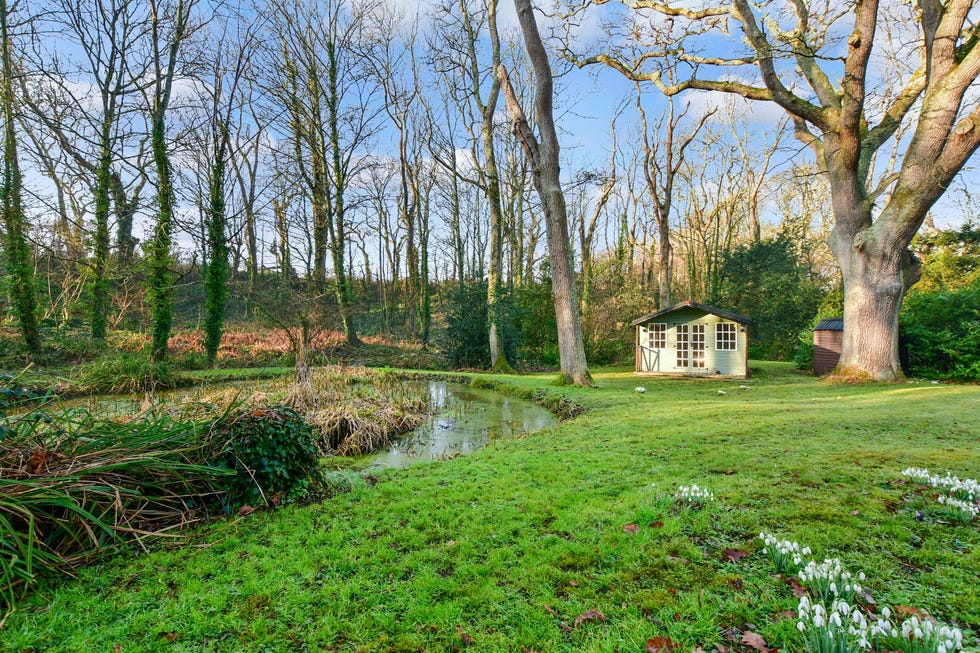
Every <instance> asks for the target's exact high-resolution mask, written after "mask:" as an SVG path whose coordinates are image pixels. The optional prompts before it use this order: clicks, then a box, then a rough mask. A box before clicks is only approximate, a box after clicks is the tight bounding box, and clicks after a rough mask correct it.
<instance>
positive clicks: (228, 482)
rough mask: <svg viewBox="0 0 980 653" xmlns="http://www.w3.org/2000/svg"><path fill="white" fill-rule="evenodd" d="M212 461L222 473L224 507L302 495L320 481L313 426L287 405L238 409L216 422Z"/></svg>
mask: <svg viewBox="0 0 980 653" xmlns="http://www.w3.org/2000/svg"><path fill="white" fill-rule="evenodd" d="M213 430H214V435H215V438H216V439H215V446H216V449H215V452H214V464H215V465H216V466H218V467H220V468H224V469H229V470H234V471H235V472H236V474H235V475H234V476H229V477H227V478H226V479H225V483H224V487H223V489H224V490H225V496H224V503H225V508H226V509H227V510H232V509H234V508H237V507H239V506H242V505H252V506H258V505H278V504H279V503H281V502H283V501H290V500H295V499H299V498H301V497H302V496H303V495H305V494H306V493H307V492H308V491H309V490H310V489H311V488H312V487H313V486H314V485H316V484H318V483H319V481H320V475H319V470H318V466H319V462H320V460H319V454H318V452H317V448H316V442H315V435H314V432H313V429H312V428H310V426H309V425H308V424H307V423H306V422H305V421H304V420H303V418H302V416H301V415H300V414H299V413H298V412H296V411H295V410H293V409H292V408H289V407H286V406H273V407H270V408H261V409H255V408H247V409H240V410H238V411H237V412H235V413H232V414H231V415H229V416H228V417H225V418H223V419H221V420H219V421H218V422H216V423H215V424H214V427H213Z"/></svg>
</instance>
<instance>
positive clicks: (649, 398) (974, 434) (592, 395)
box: [0, 363, 980, 653]
mask: <svg viewBox="0 0 980 653" xmlns="http://www.w3.org/2000/svg"><path fill="white" fill-rule="evenodd" d="M753 365H756V364H755V363H754V364H753ZM596 379H597V382H598V385H599V387H598V389H595V390H585V389H578V388H555V387H553V386H549V385H548V383H549V381H550V378H549V377H544V376H527V377H505V380H506V382H507V383H510V384H513V385H515V386H527V387H543V388H545V389H547V390H548V391H549V392H561V393H564V394H567V395H568V396H569V397H571V398H572V399H573V400H574V401H575V402H577V403H579V404H581V405H583V406H585V408H586V409H587V412H586V413H585V414H584V415H582V416H580V417H578V418H576V419H574V420H571V421H569V422H566V423H564V424H561V425H559V426H558V427H556V428H554V429H552V430H550V431H546V432H541V433H537V434H535V435H531V436H528V437H526V438H523V439H520V440H516V441H511V442H505V443H498V444H496V445H494V446H492V447H491V448H489V449H486V450H484V451H481V452H478V453H475V454H472V455H469V456H465V457H460V458H455V459H452V460H448V461H444V462H437V463H432V464H427V465H420V466H417V467H414V468H410V469H407V470H401V471H393V472H386V473H382V474H379V475H376V476H374V477H369V478H367V479H365V480H363V481H361V480H359V481H358V482H356V483H355V487H354V491H353V492H351V493H349V494H344V495H340V496H337V497H335V498H333V499H331V500H328V501H326V502H324V503H322V504H318V505H315V506H312V507H306V508H297V507H289V508H285V509H281V510H278V511H275V512H269V513H264V514H253V515H252V516H249V517H247V518H244V519H240V520H235V521H232V522H225V523H220V524H216V525H213V526H211V527H209V528H207V529H206V530H205V531H204V532H203V533H201V534H200V535H199V536H197V537H195V538H194V539H192V540H191V541H190V542H189V543H187V544H186V545H184V546H172V547H170V548H159V547H158V549H157V550H156V551H155V552H153V553H151V554H149V555H146V554H143V555H140V556H138V557H133V556H128V557H126V559H122V558H116V559H115V560H114V561H112V562H109V563H107V564H104V565H100V566H93V567H90V568H88V569H85V570H83V571H82V572H81V574H80V578H79V579H78V580H76V581H71V582H67V583H65V584H63V585H61V586H59V587H48V588H42V590H40V591H39V592H38V593H37V594H36V595H35V597H34V598H33V599H31V600H29V601H28V602H26V603H25V604H24V605H22V606H21V608H20V610H19V611H18V612H16V613H15V614H13V615H12V616H11V617H10V618H9V619H8V621H7V624H6V627H5V629H4V631H3V632H2V633H0V650H2V651H34V650H45V651H107V652H111V651H125V652H129V651H324V650H337V651H454V650H459V649H463V648H466V649H467V650H472V651H522V650H526V651H531V650H533V651H537V652H539V653H543V652H546V651H610V652H612V651H615V650H619V651H623V652H624V653H625V652H627V651H643V650H644V646H645V643H646V641H647V639H648V638H652V637H655V636H658V635H661V636H668V637H670V638H671V639H673V640H676V641H679V642H681V643H683V644H684V645H685V647H684V649H682V650H690V649H691V647H694V646H700V647H702V648H704V649H705V650H707V651H710V650H711V649H712V648H713V647H714V646H715V645H716V644H726V645H730V644H731V643H730V642H729V641H728V637H729V636H730V634H731V633H733V632H735V631H732V630H731V629H737V630H738V631H742V630H752V631H755V632H757V633H759V634H761V635H762V636H764V637H765V638H766V640H767V641H768V642H769V644H770V645H776V646H781V647H783V650H798V647H799V640H798V639H797V632H796V630H795V621H794V619H793V615H792V614H791V613H790V612H788V611H790V610H793V609H794V608H795V606H796V599H795V598H794V597H793V595H792V592H791V588H790V587H789V586H788V585H787V584H786V583H785V582H784V581H783V580H782V579H780V578H778V577H776V576H775V575H773V570H772V565H771V563H770V561H769V560H768V559H767V558H766V557H765V556H764V555H762V554H761V553H759V552H758V549H759V543H758V541H757V540H754V539H753V538H754V536H755V535H757V534H758V533H759V531H761V530H768V531H772V532H775V533H777V534H781V535H788V536H791V537H792V538H794V539H798V540H799V541H801V542H802V543H805V544H808V545H809V546H811V547H812V548H813V550H814V555H815V556H816V557H818V559H822V558H823V557H830V556H839V557H840V558H842V559H843V560H844V562H845V564H846V565H847V566H848V568H849V569H851V570H853V571H854V572H855V573H856V572H857V571H859V570H861V571H864V572H865V573H866V574H867V577H868V580H867V582H866V585H867V587H868V588H869V590H870V592H871V594H872V595H873V597H874V599H875V601H876V602H877V603H878V605H879V606H882V605H884V604H886V603H887V604H890V605H892V606H895V605H904V606H914V607H917V608H920V609H922V610H927V611H928V612H929V613H931V614H933V615H935V616H936V617H937V618H939V619H941V620H944V621H946V622H952V623H955V624H956V625H958V626H960V627H961V628H964V629H970V630H972V631H974V632H971V633H969V635H970V636H971V638H973V641H974V642H975V641H976V640H975V638H976V634H977V633H976V631H980V589H978V578H980V533H978V522H977V521H974V522H973V524H972V525H969V526H953V525H949V524H943V523H939V522H937V520H936V519H935V518H934V514H933V513H932V512H930V511H929V510H927V511H926V513H925V519H924V520H922V521H917V520H916V519H915V509H916V505H914V504H913V503H912V502H911V501H907V500H906V497H909V496H910V495H911V494H912V493H913V489H914V488H913V486H911V485H907V484H903V483H901V482H900V478H901V477H900V472H901V470H903V469H905V468H906V467H908V466H913V465H914V466H918V467H928V468H930V469H931V470H932V471H934V472H940V473H943V472H945V471H947V470H948V471H951V472H953V473H955V474H958V475H960V476H961V477H962V476H967V477H972V478H978V477H980V387H978V386H955V385H933V384H929V383H918V384H908V385H906V384H902V385H887V386H834V385H829V384H825V383H822V382H820V381H817V380H815V379H812V378H807V377H803V376H799V375H796V374H794V373H792V372H790V371H789V368H788V367H787V366H783V365H774V364H764V365H763V370H762V372H761V373H760V374H758V375H756V376H755V377H753V378H752V379H751V380H750V381H749V382H747V384H746V385H747V386H748V388H747V389H740V386H741V385H743V384H745V382H740V381H717V380H693V379H688V380H684V379H670V380H667V379H651V378H643V379H638V378H637V377H634V376H633V375H632V374H631V373H630V372H629V371H627V370H625V369H620V370H604V371H601V372H600V373H599V374H597V375H596ZM637 385H644V386H645V387H646V389H647V392H646V393H645V394H638V393H636V392H634V390H633V389H634V387H635V386H637ZM719 390H724V391H725V392H726V393H727V394H724V395H721V394H719V392H718V391H719ZM690 483H697V484H699V485H701V486H704V487H707V488H709V489H711V490H713V491H714V493H715V496H716V501H715V502H714V503H713V504H711V505H710V506H709V507H707V508H705V509H703V510H700V511H696V510H682V509H679V508H678V507H677V505H676V503H675V502H674V501H673V500H672V498H671V495H672V494H673V492H674V491H675V490H676V488H677V486H678V485H680V484H690ZM627 524H636V525H638V526H639V530H638V532H636V533H630V532H627V531H625V530H624V528H623V527H624V525H627ZM630 530H632V529H630ZM726 549H737V550H743V551H748V552H751V553H752V555H749V556H748V557H745V558H741V559H738V561H737V562H732V560H731V559H729V558H727V557H726V556H725V550H726ZM734 557H735V558H738V556H737V555H736V556H734ZM588 610H597V611H600V612H601V613H603V614H604V616H605V618H604V619H602V620H598V619H595V620H587V621H583V622H582V623H580V624H579V625H578V626H577V627H576V626H575V621H576V617H577V616H579V615H581V614H583V613H585V612H586V611H588Z"/></svg>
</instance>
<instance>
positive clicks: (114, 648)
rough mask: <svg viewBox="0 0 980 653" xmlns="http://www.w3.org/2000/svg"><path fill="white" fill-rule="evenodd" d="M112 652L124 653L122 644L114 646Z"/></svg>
mask: <svg viewBox="0 0 980 653" xmlns="http://www.w3.org/2000/svg"><path fill="white" fill-rule="evenodd" d="M112 650H113V652H114V653H122V644H113V645H112Z"/></svg>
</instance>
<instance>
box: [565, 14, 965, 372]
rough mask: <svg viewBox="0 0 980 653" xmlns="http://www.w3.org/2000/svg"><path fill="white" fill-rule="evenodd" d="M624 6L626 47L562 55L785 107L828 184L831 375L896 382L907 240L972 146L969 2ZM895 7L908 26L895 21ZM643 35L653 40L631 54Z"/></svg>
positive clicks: (909, 271)
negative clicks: (891, 150) (673, 75)
mask: <svg viewBox="0 0 980 653" xmlns="http://www.w3.org/2000/svg"><path fill="white" fill-rule="evenodd" d="M606 4H613V3H611V2H610V0H591V1H587V2H584V3H581V2H580V3H578V4H576V5H575V6H573V7H572V8H571V10H570V12H569V14H568V17H569V20H570V21H571V22H574V21H576V20H581V19H582V18H583V17H588V18H594V17H593V16H591V15H590V12H592V11H594V10H593V9H592V7H594V6H595V5H606ZM621 4H623V5H625V6H626V7H627V8H628V12H627V13H628V16H629V19H630V20H625V22H626V23H629V25H630V26H629V28H628V29H629V30H630V32H629V33H624V34H623V36H624V40H623V41H621V43H623V42H626V41H631V42H630V43H629V45H628V46H627V47H625V48H624V49H622V50H612V49H611V50H610V51H608V52H603V53H599V54H591V55H589V56H585V55H582V54H576V53H573V52H571V51H570V50H569V51H567V56H568V57H569V58H570V59H571V60H573V61H574V62H575V63H576V64H578V65H580V66H585V65H589V64H604V65H606V66H609V67H611V68H613V69H615V70H618V71H619V72H620V73H622V74H623V75H625V76H626V77H628V78H630V79H633V80H636V81H648V82H652V83H654V84H656V85H657V86H658V87H659V88H660V90H661V91H662V92H664V93H666V94H667V95H675V94H677V93H681V92H683V91H686V90H689V89H700V90H708V91H719V92H723V93H732V94H737V95H740V96H742V97H745V98H748V99H750V100H758V101H764V102H774V103H776V104H777V105H779V106H780V107H782V108H783V109H784V110H785V111H786V112H787V113H788V114H789V115H790V117H791V118H792V120H793V122H794V124H795V134H796V137H797V138H798V139H799V140H800V141H802V142H803V143H805V144H806V145H807V146H808V147H809V148H810V149H811V150H812V151H813V153H814V156H815V157H816V161H817V164H818V166H819V167H820V168H821V169H822V171H823V172H825V173H826V175H827V177H828V180H829V183H830V187H831V194H832V204H833V213H834V228H833V231H832V233H831V236H830V244H831V247H832V248H833V251H834V254H835V256H836V259H837V262H838V264H839V266H840V269H841V273H842V275H843V281H844V324H845V330H844V343H843V351H842V354H841V358H840V364H839V371H840V372H841V373H843V374H847V375H853V376H859V377H864V378H872V379H877V380H890V379H895V378H899V377H900V376H901V368H900V365H899V359H898V313H899V308H900V306H901V303H902V298H903V296H904V294H905V291H906V290H907V289H908V287H909V286H910V285H912V284H913V283H915V281H916V280H917V279H918V276H919V265H918V262H917V261H916V259H915V257H914V256H912V254H911V253H910V252H909V249H908V248H909V244H910V242H911V240H912V237H913V236H914V235H915V233H916V231H917V230H918V229H919V227H920V225H921V224H922V222H923V220H924V219H925V216H926V212H927V211H928V210H929V209H930V207H932V206H933V204H935V202H936V201H937V200H938V199H939V198H940V197H942V195H943V193H944V192H945V191H946V189H947V188H948V187H949V185H950V182H951V181H952V180H953V178H954V177H955V176H956V174H957V173H958V172H959V171H960V169H961V168H962V167H963V166H964V164H965V163H966V162H967V160H968V159H969V158H970V156H971V155H972V154H973V152H974V150H976V148H977V146H978V145H980V103H978V100H977V94H976V92H975V88H974V83H975V82H976V80H977V76H978V74H980V48H977V47H976V45H977V42H978V40H980V28H978V25H977V23H976V20H975V19H976V18H977V16H976V10H975V9H974V6H973V5H974V3H973V2H972V0H945V1H944V0H919V1H918V2H915V3H914V4H913V5H912V6H911V7H906V8H903V7H902V6H900V5H897V3H896V4H894V5H893V4H891V3H880V2H878V0H856V1H852V2H840V3H817V2H813V3H810V2H807V0H785V1H784V0H779V1H774V2H770V3H763V4H753V3H751V2H749V0H732V2H731V3H718V4H713V3H710V2H708V3H703V4H699V5H692V4H690V3H684V4H679V3H677V4H672V3H666V4H664V3H659V2H653V1H650V0H622V2H621ZM903 11H907V12H911V13H912V14H913V17H914V20H909V19H908V17H906V18H905V20H903V19H902V16H897V15H896V14H901V12H903ZM617 18H618V20H619V22H620V24H623V23H624V19H623V17H622V16H619V17H617ZM630 21H632V22H630ZM735 27H737V28H738V29H737V30H736V29H733V28H735ZM886 31H891V32H892V34H893V35H896V36H898V37H904V39H903V38H895V39H889V40H890V41H892V42H899V41H903V40H904V42H906V43H911V45H909V46H907V47H906V50H905V51H904V52H902V53H901V55H902V58H903V59H904V60H905V61H908V60H912V66H911V68H910V69H909V70H910V72H909V73H908V74H906V75H904V79H903V80H902V82H901V83H900V84H898V85H896V84H895V83H894V82H893V83H891V84H887V85H886V82H885V80H884V76H883V75H881V69H882V62H883V58H882V57H878V58H877V59H876V58H875V57H874V56H873V54H874V55H878V54H881V52H875V46H876V44H877V45H878V46H879V50H880V51H883V46H882V44H881V43H879V41H884V39H883V38H881V35H882V34H885V33H886ZM902 31H904V32H905V33H901V34H899V33H898V32H902ZM909 31H911V32H912V33H908V32H909ZM642 34H647V35H649V36H651V37H652V38H651V39H650V40H649V41H647V42H646V43H645V44H643V45H644V46H645V47H637V46H638V45H639V42H638V41H637V36H638V35H642ZM608 42H609V41H607V43H608ZM665 61H667V62H672V63H680V64H681V65H682V66H684V65H686V67H687V71H688V72H689V75H688V76H686V77H685V78H683V79H679V80H677V81H676V82H673V83H668V82H666V81H665V80H664V78H663V77H662V75H661V69H662V68H665V67H666V65H668V64H665V63H664V62H665ZM900 130H901V131H900ZM903 133H905V134H907V135H906V136H905V138H903V139H901V141H900V143H899V144H900V150H901V155H900V157H899V160H898V162H897V165H896V168H895V170H894V171H893V172H891V173H890V174H875V155H876V154H877V153H878V152H879V150H880V149H881V148H882V147H883V146H884V145H885V144H886V143H889V142H893V139H895V137H896V135H898V136H901V135H902V134H903ZM883 158H885V157H883Z"/></svg>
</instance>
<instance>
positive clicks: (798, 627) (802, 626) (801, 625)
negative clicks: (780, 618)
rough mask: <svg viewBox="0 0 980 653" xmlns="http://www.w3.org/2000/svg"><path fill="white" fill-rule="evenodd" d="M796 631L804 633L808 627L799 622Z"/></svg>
mask: <svg viewBox="0 0 980 653" xmlns="http://www.w3.org/2000/svg"><path fill="white" fill-rule="evenodd" d="M796 629H797V630H798V631H800V632H801V633H802V632H803V631H804V630H806V626H805V625H804V624H803V622H802V621H797V622H796Z"/></svg>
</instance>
